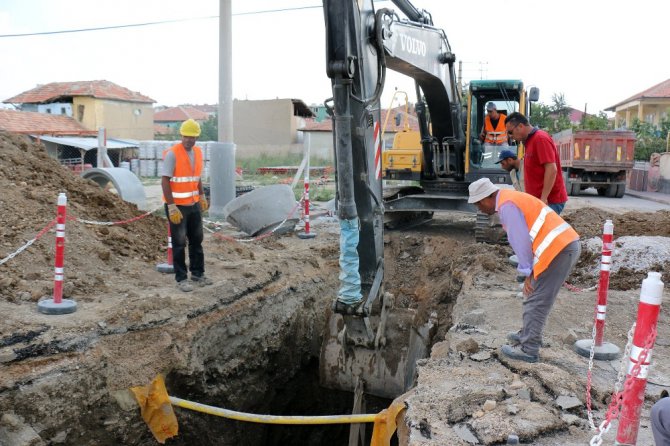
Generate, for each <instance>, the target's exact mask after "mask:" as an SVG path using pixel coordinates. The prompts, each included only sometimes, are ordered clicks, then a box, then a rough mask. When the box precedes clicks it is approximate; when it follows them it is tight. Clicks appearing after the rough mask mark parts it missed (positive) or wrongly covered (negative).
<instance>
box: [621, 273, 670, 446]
mask: <svg viewBox="0 0 670 446" xmlns="http://www.w3.org/2000/svg"><path fill="white" fill-rule="evenodd" d="M662 299H663V282H662V281H661V273H657V272H650V273H648V274H647V278H646V279H644V280H643V281H642V289H641V291H640V304H639V306H638V308H637V323H636V325H635V334H634V335H633V346H632V348H631V351H630V358H629V359H628V374H627V375H626V384H625V385H624V394H623V401H622V403H621V416H620V417H619V429H618V430H617V436H616V444H618V445H634V444H635V443H636V441H637V433H638V430H639V427H640V412H641V411H642V405H643V404H644V390H645V387H646V386H647V376H648V375H649V367H650V364H651V357H652V352H653V348H654V341H655V339H656V325H657V322H658V314H659V312H660V311H661V300H662Z"/></svg>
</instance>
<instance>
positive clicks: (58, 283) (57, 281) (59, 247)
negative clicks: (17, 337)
mask: <svg viewBox="0 0 670 446" xmlns="http://www.w3.org/2000/svg"><path fill="white" fill-rule="evenodd" d="M66 208H67V197H66V196H65V193H63V192H61V193H60V194H58V211H57V213H56V259H55V261H54V292H53V298H52V299H44V300H41V301H39V302H38V303H37V311H39V312H40V313H44V314H68V313H74V312H75V311H77V303H76V302H75V301H73V300H69V299H63V278H64V269H63V265H64V259H65V220H66V213H67V212H66Z"/></svg>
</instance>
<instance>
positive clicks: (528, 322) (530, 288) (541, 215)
mask: <svg viewBox="0 0 670 446" xmlns="http://www.w3.org/2000/svg"><path fill="white" fill-rule="evenodd" d="M468 189H469V194H470V197H469V199H468V203H472V204H475V205H476V206H477V208H478V209H479V210H480V211H481V212H483V213H485V214H488V215H493V214H495V213H496V212H498V214H499V216H500V222H501V223H502V225H503V228H504V229H505V232H507V239H508V240H509V244H510V246H511V247H512V249H513V250H514V253H515V254H516V255H517V257H518V258H519V265H518V266H517V271H518V272H519V273H520V274H522V275H524V276H525V277H526V279H525V281H524V285H523V294H524V297H525V298H526V299H525V300H524V303H523V327H522V328H521V330H519V331H518V332H516V333H510V334H509V335H508V336H507V339H508V340H509V341H511V342H512V344H510V345H503V346H502V353H503V354H504V355H506V356H508V357H510V358H512V359H519V360H522V361H526V362H537V361H538V359H539V351H540V346H541V345H542V331H543V330H544V325H545V324H546V322H547V317H548V316H549V311H551V307H552V306H553V305H554V301H555V300H556V296H557V295H558V292H559V290H560V289H561V286H562V285H563V282H565V279H567V278H568V275H569V274H570V271H572V269H573V268H574V266H575V264H576V263H577V260H578V259H579V254H580V253H581V246H580V244H579V235H578V234H577V232H576V231H575V230H574V229H573V228H572V226H570V225H569V224H568V223H567V222H566V221H565V220H563V219H562V218H561V217H560V216H559V215H558V214H557V213H556V212H554V211H553V210H552V209H551V208H550V207H549V206H547V205H546V204H544V203H543V202H542V201H540V200H539V199H537V198H535V197H533V196H532V195H529V194H526V193H524V192H518V191H515V190H512V189H499V188H498V187H497V186H495V185H494V184H493V183H491V180H489V179H488V178H481V179H479V180H477V181H475V182H474V183H472V184H470V186H469V188H468Z"/></svg>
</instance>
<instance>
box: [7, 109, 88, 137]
mask: <svg viewBox="0 0 670 446" xmlns="http://www.w3.org/2000/svg"><path fill="white" fill-rule="evenodd" d="M0 130H4V131H6V132H12V133H23V134H26V135H45V134H46V135H71V136H74V135H96V134H97V133H98V132H96V131H92V130H88V129H87V128H85V127H84V126H83V125H82V124H81V123H79V122H77V121H75V120H74V119H72V118H71V117H68V116H64V115H60V114H58V115H54V114H48V113H37V112H22V111H16V110H9V109H0Z"/></svg>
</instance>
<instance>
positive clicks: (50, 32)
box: [0, 5, 322, 38]
mask: <svg viewBox="0 0 670 446" xmlns="http://www.w3.org/2000/svg"><path fill="white" fill-rule="evenodd" d="M315 8H322V6H321V5H318V6H298V7H295V8H283V9H267V10H263V11H248V12H238V13H234V14H233V15H234V16H243V15H255V14H267V13H273V12H285V11H297V10H301V9H315ZM218 18H219V16H218V15H212V16H206V17H191V18H188V19H174V20H161V21H159V22H145V23H132V24H128V25H112V26H101V27H96V28H81V29H67V30H61V31H43V32H36V33H22V34H0V38H3V37H29V36H46V35H53V34H72V33H81V32H90V31H104V30H108V29H121V28H138V27H141V26H153V25H165V24H167V23H180V22H190V21H195V20H210V19H218Z"/></svg>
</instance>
